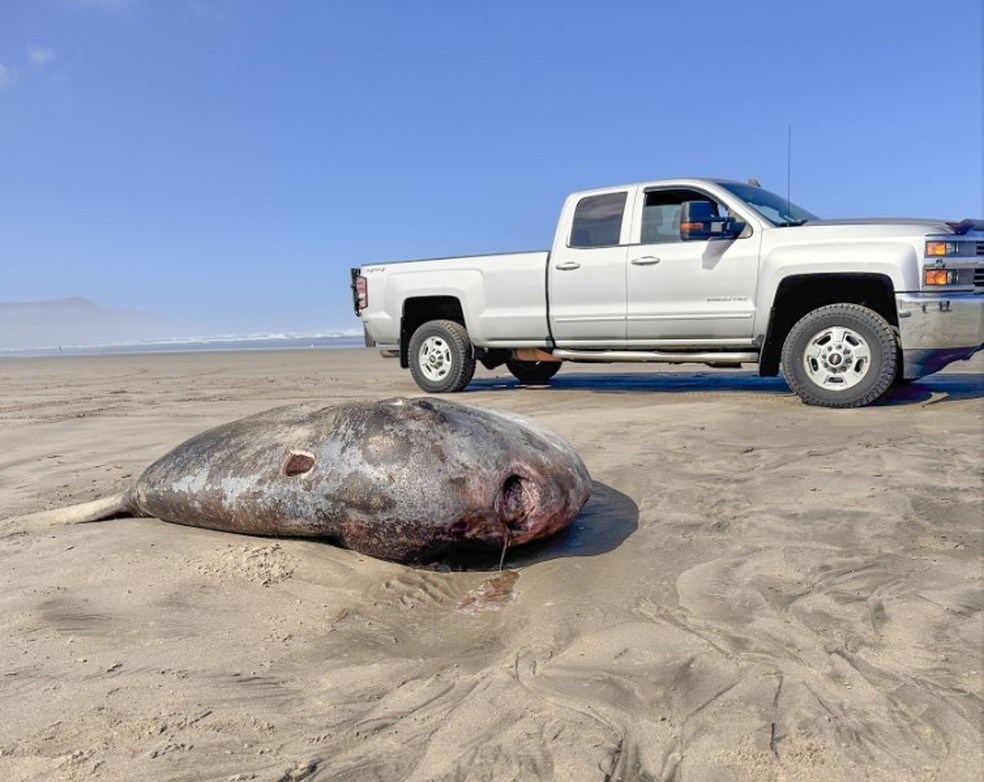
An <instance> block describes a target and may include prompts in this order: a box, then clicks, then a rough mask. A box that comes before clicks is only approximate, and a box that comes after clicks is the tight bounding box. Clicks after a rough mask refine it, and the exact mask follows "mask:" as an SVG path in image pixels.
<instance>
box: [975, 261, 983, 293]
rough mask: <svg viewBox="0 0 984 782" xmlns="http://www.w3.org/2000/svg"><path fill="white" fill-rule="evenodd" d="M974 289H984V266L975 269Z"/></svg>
mask: <svg viewBox="0 0 984 782" xmlns="http://www.w3.org/2000/svg"><path fill="white" fill-rule="evenodd" d="M974 287H975V288H984V266H978V267H977V268H976V269H974Z"/></svg>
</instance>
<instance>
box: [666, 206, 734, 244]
mask: <svg viewBox="0 0 984 782" xmlns="http://www.w3.org/2000/svg"><path fill="white" fill-rule="evenodd" d="M745 225H746V224H745V223H744V222H742V221H741V220H737V219H735V218H734V217H721V216H720V215H718V214H717V209H716V208H715V206H714V204H712V203H711V202H710V201H684V202H683V204H682V206H681V207H680V238H681V239H682V240H683V241H685V242H695V241H705V240H707V239H737V238H738V237H739V236H740V235H741V232H742V231H744V230H745Z"/></svg>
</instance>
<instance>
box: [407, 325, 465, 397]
mask: <svg viewBox="0 0 984 782" xmlns="http://www.w3.org/2000/svg"><path fill="white" fill-rule="evenodd" d="M409 359H410V374H411V375H412V376H413V379H414V382H415V383H416V384H417V385H418V386H420V388H422V389H423V390H424V391H427V392H428V393H431V394H443V393H450V392H454V391H461V390H462V389H463V388H464V387H465V386H467V385H468V384H469V383H470V382H471V379H472V377H473V376H474V375H475V352H474V351H473V350H472V344H471V340H470V339H469V338H468V332H467V331H466V330H465V327H464V326H462V325H461V324H460V323H458V322H456V321H453V320H430V321H427V322H426V323H424V324H422V325H421V326H420V327H418V328H417V330H416V331H415V332H413V336H412V337H410V346H409Z"/></svg>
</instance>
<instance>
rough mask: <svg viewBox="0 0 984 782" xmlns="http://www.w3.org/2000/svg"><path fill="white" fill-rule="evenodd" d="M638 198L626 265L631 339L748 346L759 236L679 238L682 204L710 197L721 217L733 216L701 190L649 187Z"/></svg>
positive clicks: (753, 311) (753, 304) (746, 232)
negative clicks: (691, 239) (685, 239)
mask: <svg viewBox="0 0 984 782" xmlns="http://www.w3.org/2000/svg"><path fill="white" fill-rule="evenodd" d="M636 200H637V203H636V205H635V207H634V213H633V218H634V219H633V228H632V234H633V235H632V236H631V240H632V245H631V246H630V247H629V248H628V249H629V252H628V256H627V265H626V292H627V335H628V339H629V340H636V341H639V343H643V342H660V341H665V340H671V341H672V340H708V341H710V344H714V343H720V344H728V343H730V344H744V343H746V342H749V343H750V340H751V338H752V330H753V321H754V316H755V286H756V283H757V276H758V257H759V244H760V237H759V236H758V235H753V234H752V231H751V230H750V229H746V230H745V231H744V232H743V233H742V235H741V236H740V237H739V238H737V239H712V240H704V241H682V240H681V238H680V212H681V205H682V204H683V203H684V202H685V201H711V202H712V203H713V204H715V207H716V209H717V211H718V214H719V215H721V216H726V215H727V214H728V207H727V206H726V205H725V204H724V203H722V202H721V201H720V199H717V198H715V197H713V196H711V195H709V194H708V193H704V192H702V191H700V190H695V189H691V188H683V187H666V188H647V189H646V190H644V191H643V192H641V193H640V194H639V196H638V198H637V199H636ZM735 216H736V217H738V218H739V219H743V218H742V216H741V215H735Z"/></svg>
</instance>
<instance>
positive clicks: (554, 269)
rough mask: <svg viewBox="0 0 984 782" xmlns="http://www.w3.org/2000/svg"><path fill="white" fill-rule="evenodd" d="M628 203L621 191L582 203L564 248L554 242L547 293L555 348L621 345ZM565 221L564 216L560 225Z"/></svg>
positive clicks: (575, 212) (548, 270)
mask: <svg viewBox="0 0 984 782" xmlns="http://www.w3.org/2000/svg"><path fill="white" fill-rule="evenodd" d="M627 200H628V193H627V192H626V191H624V190H623V191H620V192H614V193H603V194H599V195H589V196H585V197H583V198H581V199H580V200H579V201H578V202H577V204H576V206H575V207H574V214H573V218H572V219H571V220H570V225H571V231H570V234H569V236H568V237H567V240H566V242H563V241H561V239H560V237H558V240H557V241H555V243H554V248H553V251H552V252H551V254H550V262H549V263H550V265H549V267H548V269H547V291H548V299H549V306H550V324H551V330H552V332H553V338H554V341H555V342H556V344H557V346H558V347H569V348H575V347H592V346H593V347H598V346H601V345H604V344H611V343H612V342H616V343H617V342H621V341H623V340H624V339H625V259H626V251H627V249H626V246H625V244H624V243H623V222H626V221H624V220H623V217H624V214H625V205H626V202H627ZM567 219H568V218H567V215H566V214H565V215H562V217H561V222H562V223H564V222H566V220H567ZM627 228H628V226H627V225H626V226H625V227H624V230H627Z"/></svg>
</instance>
